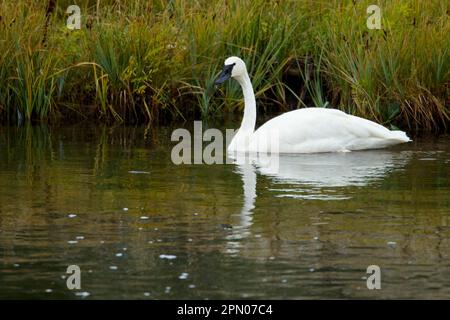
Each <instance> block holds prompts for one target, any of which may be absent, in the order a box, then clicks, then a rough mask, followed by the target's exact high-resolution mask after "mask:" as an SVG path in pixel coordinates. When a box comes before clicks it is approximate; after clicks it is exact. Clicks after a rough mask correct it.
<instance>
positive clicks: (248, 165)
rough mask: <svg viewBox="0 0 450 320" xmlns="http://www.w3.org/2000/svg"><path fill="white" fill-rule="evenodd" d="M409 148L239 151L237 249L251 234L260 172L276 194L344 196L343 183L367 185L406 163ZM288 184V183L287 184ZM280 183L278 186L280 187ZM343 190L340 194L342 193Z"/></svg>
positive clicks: (312, 197) (236, 159)
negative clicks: (241, 198)
mask: <svg viewBox="0 0 450 320" xmlns="http://www.w3.org/2000/svg"><path fill="white" fill-rule="evenodd" d="M408 158H409V154H408V153H407V152H393V151H388V150H373V151H361V152H350V153H321V154H285V155H282V154H273V155H270V154H261V153H260V154H254V155H249V154H238V155H237V156H235V157H234V158H233V161H234V162H235V163H236V172H237V173H239V174H240V175H241V176H242V182H243V189H244V205H243V207H242V210H241V213H240V224H239V225H238V226H236V227H234V228H233V234H232V235H230V237H229V238H228V239H229V240H230V241H231V243H229V244H230V245H233V248H234V250H233V251H236V249H237V247H239V244H238V243H235V242H233V241H235V240H240V239H243V238H245V237H247V236H248V235H249V234H250V227H251V225H252V219H253V218H252V214H253V209H254V208H255V201H256V197H257V194H256V179H257V173H258V174H260V175H264V176H266V177H269V178H270V179H271V180H272V181H273V182H274V186H273V187H272V188H271V189H270V190H271V191H273V192H274V193H275V196H277V197H291V198H300V199H305V200H345V199H349V196H348V195H347V194H346V193H345V192H346V190H345V189H344V187H352V186H359V187H361V186H366V185H368V184H370V183H373V182H376V181H377V180H380V179H382V178H384V177H385V176H386V175H387V174H388V173H389V172H391V171H393V170H398V169H400V168H402V167H404V166H405V164H406V162H407V161H408ZM286 186H287V187H286ZM277 187H278V188H277ZM339 193H341V194H339Z"/></svg>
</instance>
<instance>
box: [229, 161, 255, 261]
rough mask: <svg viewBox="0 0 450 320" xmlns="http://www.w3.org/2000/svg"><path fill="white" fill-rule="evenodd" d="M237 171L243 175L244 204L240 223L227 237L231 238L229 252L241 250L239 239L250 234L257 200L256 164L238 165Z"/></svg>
mask: <svg viewBox="0 0 450 320" xmlns="http://www.w3.org/2000/svg"><path fill="white" fill-rule="evenodd" d="M236 172H237V173H239V174H240V175H241V176H242V183H243V187H244V205H243V207H242V210H241V212H240V214H239V217H240V221H239V224H238V225H236V226H234V227H233V232H232V234H230V235H229V236H228V237H227V239H228V240H229V242H228V246H227V252H228V253H236V252H239V247H240V243H239V240H241V239H243V238H245V237H247V236H248V235H249V234H250V227H251V225H252V224H253V209H254V208H255V200H256V170H255V167H254V165H253V164H251V163H247V164H241V165H238V166H237V167H236Z"/></svg>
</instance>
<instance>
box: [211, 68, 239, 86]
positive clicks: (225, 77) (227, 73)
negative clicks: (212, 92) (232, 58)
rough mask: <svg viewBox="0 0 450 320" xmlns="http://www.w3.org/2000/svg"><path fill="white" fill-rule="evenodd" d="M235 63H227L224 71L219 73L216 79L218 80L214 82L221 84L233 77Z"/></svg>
mask: <svg viewBox="0 0 450 320" xmlns="http://www.w3.org/2000/svg"><path fill="white" fill-rule="evenodd" d="M234 65H235V64H234V63H233V64H229V65H225V66H224V67H223V70H222V73H221V74H220V75H219V77H218V78H217V79H216V81H215V82H214V84H216V85H219V84H222V83H224V82H225V81H227V80H228V79H230V78H231V72H232V71H233V67H234Z"/></svg>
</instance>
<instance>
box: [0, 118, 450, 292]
mask: <svg viewBox="0 0 450 320" xmlns="http://www.w3.org/2000/svg"><path fill="white" fill-rule="evenodd" d="M187 126H188V125H187ZM188 127H189V126H188ZM230 127H233V126H230ZM234 127H236V125H235V126H234ZM173 129H174V127H171V126H168V127H157V128H154V127H101V126H84V125H76V126H67V127H59V128H58V127H45V126H28V127H22V128H16V127H0V298H1V299H12V298H19V299H21V298H25V299H27V298H40V299H46V298H48V299H55V298H58V299H60V298H62V299H109V298H118V299H175V298H178V299H235V298H236V299H239V298H254V299H260V298H263V299H309V298H338V299H340V298H344V299H346V298H374V299H380V298H444V299H449V298H450V259H449V258H450V240H449V239H450V224H449V222H450V138H449V137H440V138H427V139H425V138H423V139H420V138H418V139H415V141H414V142H411V143H408V144H404V145H400V146H397V147H393V148H390V149H385V150H377V151H363V152H351V153H340V154H318V155H297V156H282V157H280V159H279V164H278V165H279V168H278V170H270V168H266V167H264V166H258V164H253V165H238V164H226V165H219V164H216V165H205V164H203V165H175V164H173V163H172V161H171V149H172V147H173V146H174V145H175V144H176V143H175V142H171V141H170V135H171V132H172V130H173ZM69 265H77V266H79V268H80V270H81V289H80V290H76V289H75V290H69V289H68V288H67V286H66V280H67V276H69V274H67V273H66V270H67V267H68V266H69ZM369 265H378V266H379V267H380V269H381V289H380V290H369V289H368V288H367V286H366V278H367V277H368V276H370V275H369V274H367V272H366V269H367V267H368V266H369Z"/></svg>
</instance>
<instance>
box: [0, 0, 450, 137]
mask: <svg viewBox="0 0 450 320" xmlns="http://www.w3.org/2000/svg"><path fill="white" fill-rule="evenodd" d="M79 3H80V7H81V10H82V17H83V21H82V29H81V30H78V31H68V30H67V29H66V28H65V26H64V25H65V20H66V15H65V8H67V6H68V5H69V4H72V3H71V2H70V1H66V0H64V1H58V7H57V9H56V11H55V12H54V14H53V17H52V20H51V23H50V24H49V28H48V35H47V43H46V45H45V43H43V41H42V40H43V30H44V25H45V12H46V3H44V2H33V3H32V4H30V3H29V2H27V1H24V0H19V1H16V2H9V1H4V2H2V3H1V4H0V9H1V10H0V12H1V15H2V20H1V22H0V23H1V24H2V27H1V28H0V38H1V39H4V40H5V41H0V65H1V67H0V88H1V90H2V94H1V95H0V116H1V117H6V118H9V119H13V118H17V117H19V118H26V119H46V118H51V117H56V116H60V115H61V114H62V115H70V116H72V115H73V116H75V115H82V116H84V117H90V116H91V115H92V114H93V113H94V114H95V115H96V116H97V117H99V118H102V119H103V120H105V121H116V122H121V121H127V122H135V121H146V122H152V121H155V120H157V119H158V118H159V117H164V116H168V117H170V118H173V117H175V118H188V117H194V116H195V115H196V114H198V113H200V114H201V115H202V116H204V117H206V116H211V115H216V114H219V113H221V112H224V111H234V110H236V108H240V107H242V102H241V93H240V90H239V88H238V86H237V85H236V84H235V83H231V82H230V83H228V84H226V88H225V89H223V90H216V89H215V88H214V86H213V79H214V77H215V76H216V74H217V72H218V71H219V70H220V69H221V66H222V63H223V58H225V57H226V56H229V55H239V56H242V57H243V58H244V60H245V61H246V62H247V64H248V69H249V72H250V75H251V76H252V80H253V84H254V86H255V92H256V95H257V97H258V98H259V99H260V100H261V101H264V102H267V103H268V104H273V105H276V106H277V108H278V109H279V110H283V109H286V108H288V105H287V104H288V102H287V101H289V99H288V97H290V96H293V97H294V100H296V101H295V103H294V104H295V105H296V106H301V105H305V104H309V102H308V101H312V103H311V104H315V105H317V106H324V105H327V102H328V103H329V104H328V105H327V106H336V107H338V108H340V109H343V110H346V111H349V112H351V113H353V114H356V115H359V116H363V117H366V118H369V119H373V120H376V121H378V122H381V123H385V124H392V123H395V124H397V125H400V126H403V127H409V128H410V129H415V128H423V129H428V130H431V129H433V128H435V127H442V126H443V124H444V123H446V122H447V121H448V120H449V98H448V97H449V90H450V89H449V88H450V85H449V79H450V58H449V54H450V52H449V49H448V48H449V47H450V42H449V41H450V38H449V37H448V34H449V31H450V30H449V29H450V22H449V19H448V13H447V12H446V11H447V10H448V1H438V0H433V1H412V2H405V1H401V0H395V1H389V2H382V3H381V4H380V7H381V9H382V17H383V20H382V27H383V30H368V29H367V27H366V18H367V14H366V8H367V6H368V5H369V4H372V3H371V2H370V1H368V0H365V1H357V2H354V1H350V0H347V1H325V0H322V1H313V2H311V1H308V0H299V1H265V0H264V1H263V0H257V1H250V0H240V1H238V0H231V1H226V2H223V1H206V0H201V1H195V2H194V1H188V2H186V1H182V0H173V1H170V2H167V1H133V2H132V3H128V2H125V1H117V0H115V1H112V0H105V1H101V2H99V1H87V0H85V1H80V2H79ZM99 4H101V5H99ZM305 57H310V58H311V59H309V60H308V61H311V69H309V67H308V68H304V67H303V65H302V64H298V63H297V62H298V61H304V60H305V59H304V58H305ZM292 66H294V69H295V70H292ZM289 69H291V70H290V75H291V77H292V76H293V77H294V80H295V81H294V82H296V83H297V84H298V85H299V86H300V87H301V88H298V87H297V86H296V87H295V88H292V87H288V86H287V85H286V84H285V81H284V80H283V79H284V77H285V76H286V74H287V73H288V71H289ZM292 71H294V72H292ZM301 92H306V96H304V95H302V94H301ZM300 100H301V101H300ZM303 100H304V101H303ZM86 105H91V106H92V107H86ZM264 105H267V104H264ZM180 106H183V107H180Z"/></svg>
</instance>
